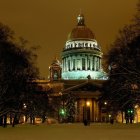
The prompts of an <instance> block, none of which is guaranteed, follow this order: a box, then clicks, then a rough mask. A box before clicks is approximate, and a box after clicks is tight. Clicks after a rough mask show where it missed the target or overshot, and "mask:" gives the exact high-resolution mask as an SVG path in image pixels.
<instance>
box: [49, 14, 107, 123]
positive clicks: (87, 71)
mask: <svg viewBox="0 0 140 140" xmlns="http://www.w3.org/2000/svg"><path fill="white" fill-rule="evenodd" d="M102 55H103V53H102V52H101V47H100V45H99V44H98V42H97V40H96V39H95V35H94V33H93V32H92V31H91V30H90V29H89V28H88V27H87V26H86V25H85V19H84V16H83V14H80V15H79V16H78V17H77V25H76V27H75V28H74V29H72V31H71V32H70V33H69V35H68V39H67V41H66V43H65V47H64V48H63V50H62V57H61V58H62V63H60V62H59V61H58V60H57V59H56V58H55V60H54V61H53V63H52V64H51V66H50V69H49V70H50V81H51V84H52V85H53V84H55V85H56V83H57V85H58V86H59V83H61V85H63V87H62V89H61V90H60V91H58V95H59V94H60V93H61V96H62V95H66V94H69V93H71V94H72V95H74V96H75V97H76V99H77V100H76V101H75V109H76V112H77V113H76V114H75V116H74V119H75V121H77V122H82V121H84V120H85V119H87V120H90V121H92V122H96V121H101V120H102V115H101V114H102V113H101V110H100V106H99V103H98V99H99V97H100V96H101V89H102V84H103V83H104V82H105V81H106V79H107V74H106V73H105V72H104V71H103V68H102ZM62 83H63V84H62ZM56 94H57V93H55V95H56Z"/></svg>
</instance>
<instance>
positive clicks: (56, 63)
mask: <svg viewBox="0 0 140 140" xmlns="http://www.w3.org/2000/svg"><path fill="white" fill-rule="evenodd" d="M51 65H61V63H60V61H59V60H58V59H57V58H56V57H55V58H54V60H53V61H52V64H51Z"/></svg>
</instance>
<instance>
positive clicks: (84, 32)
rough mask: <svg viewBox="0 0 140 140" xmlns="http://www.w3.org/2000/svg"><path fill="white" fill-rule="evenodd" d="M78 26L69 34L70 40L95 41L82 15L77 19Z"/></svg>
mask: <svg viewBox="0 0 140 140" xmlns="http://www.w3.org/2000/svg"><path fill="white" fill-rule="evenodd" d="M77 20H78V24H77V26H76V27H75V28H74V29H73V30H72V31H71V32H70V33H69V35H68V40H79V39H95V36H94V34H93V32H92V31H91V30H90V29H89V28H88V27H86V25H85V23H84V16H83V15H82V14H80V15H79V16H78V17H77Z"/></svg>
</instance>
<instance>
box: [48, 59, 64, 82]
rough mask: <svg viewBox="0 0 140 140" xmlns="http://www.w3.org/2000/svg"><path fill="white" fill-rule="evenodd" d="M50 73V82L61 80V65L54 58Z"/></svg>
mask: <svg viewBox="0 0 140 140" xmlns="http://www.w3.org/2000/svg"><path fill="white" fill-rule="evenodd" d="M49 71H50V81H55V80H61V71H62V68H61V63H60V62H59V60H58V59H57V58H56V57H55V58H54V60H53V62H52V64H51V66H50V67H49Z"/></svg>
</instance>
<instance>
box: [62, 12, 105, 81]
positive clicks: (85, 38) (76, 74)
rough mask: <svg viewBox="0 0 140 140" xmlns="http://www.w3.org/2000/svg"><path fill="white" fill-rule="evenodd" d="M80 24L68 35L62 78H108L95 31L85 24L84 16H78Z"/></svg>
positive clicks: (64, 50) (63, 58)
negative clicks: (103, 67)
mask: <svg viewBox="0 0 140 140" xmlns="http://www.w3.org/2000/svg"><path fill="white" fill-rule="evenodd" d="M77 20H78V24H77V26H76V27H75V28H74V29H73V30H72V32H71V33H70V34H69V35H68V40H67V41H66V44H65V47H64V49H63V51H62V79H69V80H72V79H87V77H88V76H89V77H90V78H91V79H102V80H104V79H106V78H107V77H106V73H105V72H104V71H103V69H102V64H101V58H102V52H101V47H100V46H99V44H98V42H97V41H96V40H95V36H94V34H93V32H92V31H91V30H90V29H89V28H88V27H87V26H86V25H85V20H84V16H83V15H82V14H80V15H79V16H78V18H77Z"/></svg>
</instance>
